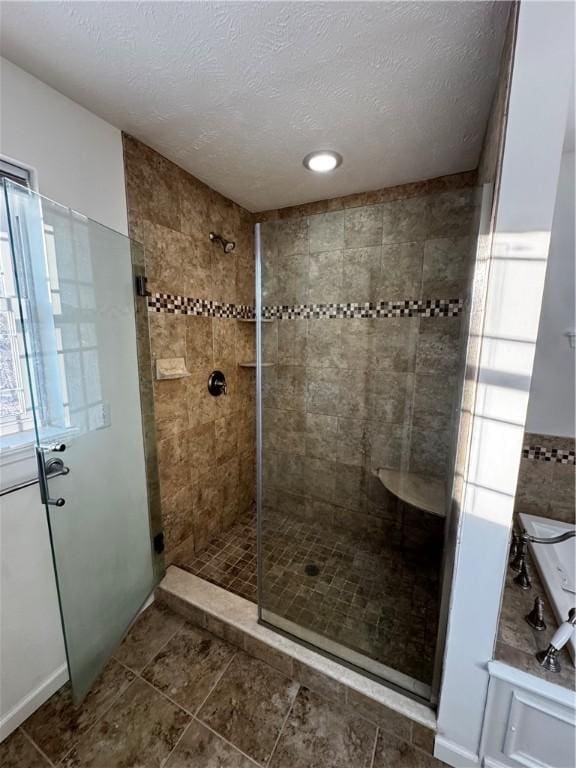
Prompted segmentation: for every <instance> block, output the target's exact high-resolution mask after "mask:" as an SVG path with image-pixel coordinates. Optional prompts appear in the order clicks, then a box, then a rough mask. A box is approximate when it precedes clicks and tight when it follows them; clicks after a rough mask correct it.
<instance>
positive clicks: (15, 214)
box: [3, 182, 155, 701]
mask: <svg viewBox="0 0 576 768" xmlns="http://www.w3.org/2000/svg"><path fill="white" fill-rule="evenodd" d="M3 197H4V201H3V202H5V203H6V206H7V211H8V218H9V224H10V240H11V245H12V253H13V259H14V267H15V273H16V276H17V283H18V296H19V302H20V308H21V315H22V321H23V328H24V339H25V344H26V355H27V367H28V374H29V379H30V385H31V391H32V397H33V411H34V421H35V432H36V452H37V456H38V466H39V481H40V483H39V484H40V492H41V497H42V501H43V502H44V503H45V505H46V510H47V515H48V522H49V530H50V536H51V546H52V554H53V559H54V566H55V571H56V578H57V586H58V593H59V600H60V610H61V616H62V625H63V630H64V638H65V644H66V652H67V659H68V667H69V673H70V679H71V683H72V689H73V693H74V697H75V699H76V700H77V701H78V700H80V699H81V698H82V697H83V696H84V695H85V694H86V692H87V691H88V689H89V688H90V686H91V685H92V683H93V681H94V680H95V678H96V676H97V675H98V673H99V672H100V671H101V669H102V668H103V666H104V664H105V663H106V662H107V660H108V659H109V657H110V656H111V654H112V653H113V651H114V650H115V648H116V647H117V646H118V644H119V643H120V641H121V639H122V637H123V635H124V633H125V632H126V630H127V628H128V626H129V624H130V623H131V621H132V620H133V618H134V617H135V615H136V614H137V612H138V610H139V608H140V607H141V606H142V605H143V604H144V602H145V601H146V599H147V598H148V596H149V595H150V593H151V592H152V590H153V588H154V585H155V576H154V568H153V556H152V547H151V539H150V528H149V518H148V507H147V504H148V499H147V488H146V472H145V457H144V443H143V430H142V416H141V406H140V394H139V384H138V361H137V353H136V327H135V310H134V287H133V286H134V283H133V275H132V262H131V254H132V250H133V247H134V246H133V244H131V242H130V240H129V239H128V238H127V237H124V236H123V235H121V234H119V233H117V232H115V231H113V230H111V229H108V228H107V227H104V226H102V225H100V224H97V223H96V222H94V221H91V220H90V219H88V218H86V217H85V216H82V215H80V214H78V213H76V212H74V211H72V210H70V209H68V208H65V207H63V206H60V205H58V204H56V203H53V202H51V201H49V200H46V199H45V198H42V197H40V196H39V195H36V194H35V193H33V192H31V191H30V190H27V189H25V188H23V187H20V186H18V185H15V184H12V183H10V182H5V185H4V190H3Z"/></svg>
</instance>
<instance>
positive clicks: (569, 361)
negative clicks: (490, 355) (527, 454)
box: [526, 146, 576, 437]
mask: <svg viewBox="0 0 576 768" xmlns="http://www.w3.org/2000/svg"><path fill="white" fill-rule="evenodd" d="M571 150H572V151H571V152H566V151H565V152H564V154H563V155H562V165H561V167H560V178H559V180H558V194H557V197H556V208H555V211H554V223H553V225H552V237H551V240H550V254H549V257H548V269H547V272H546V282H545V285H544V299H543V302H542V314H541V316H540V327H539V329H538V341H537V342H536V356H535V359H534V372H533V374H532V385H531V387H530V400H529V403H528V418H527V419H526V431H527V432H538V433H541V434H544V435H561V436H563V437H574V434H575V426H576V425H575V422H576V414H575V409H574V392H575V391H576V380H575V365H574V361H575V356H576V350H575V349H571V348H570V346H569V344H568V338H567V337H566V335H565V333H566V331H568V330H576V319H575V312H576V310H575V288H574V286H575V285H576V282H575V281H576V275H575V262H576V259H575V243H574V210H575V207H576V201H575V199H574V173H575V168H574V147H573V146H572V148H571Z"/></svg>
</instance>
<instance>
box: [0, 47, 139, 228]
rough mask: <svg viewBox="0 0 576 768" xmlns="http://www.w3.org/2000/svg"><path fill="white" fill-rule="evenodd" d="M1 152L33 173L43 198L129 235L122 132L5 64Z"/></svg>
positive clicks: (1, 67) (0, 72) (0, 83)
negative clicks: (68, 207)
mask: <svg viewBox="0 0 576 768" xmlns="http://www.w3.org/2000/svg"><path fill="white" fill-rule="evenodd" d="M0 152H1V153H2V154H3V155H7V156H8V157H11V158H12V159H13V160H19V161H21V162H23V163H26V164H28V165H31V166H33V167H34V168H35V169H36V171H37V173H38V183H39V192H40V193H41V194H42V195H45V196H46V197H50V198H52V199H53V200H56V201H57V202H59V203H62V204H63V205H68V206H70V207H71V208H75V209H76V210H77V211H79V212H80V213H83V214H85V215H86V216H89V217H90V218H91V219H95V220H96V221H99V222H100V223H101V224H105V225H106V226H107V227H111V228H112V229H116V230H117V231H118V232H122V233H123V234H127V233H128V214H127V210H126V194H125V188H124V164H123V159H122V136H121V133H120V131H119V130H118V129H117V128H114V127H113V126H111V125H110V124H109V123H107V122H105V121H104V120H101V119H100V118H99V117H96V115H93V114H92V113H91V112H88V110H87V109H84V107H81V106H79V105H78V104H76V103H75V102H73V101H71V100H70V99H68V98H66V97H65V96H62V94H61V93H58V91H55V90H54V89H53V88H50V87H48V86H47V85H45V84H44V83H42V82H41V81H40V80H37V79H36V78H35V77H32V75H29V74H28V73H27V72H24V70H22V69H20V68H19V67H16V66H14V64H12V63H11V62H9V61H7V60H6V59H0Z"/></svg>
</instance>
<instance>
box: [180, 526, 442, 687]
mask: <svg viewBox="0 0 576 768" xmlns="http://www.w3.org/2000/svg"><path fill="white" fill-rule="evenodd" d="M262 538H263V541H262V547H263V562H264V567H263V606H264V607H266V608H268V609H269V610H270V611H272V612H274V613H276V614H278V615H279V616H282V617H283V618H286V619H289V620H290V621H293V622H295V623H296V624H299V625H300V626H303V627H305V628H307V629H310V630H312V631H314V632H317V633H318V634H321V635H324V636H325V637H329V638H330V639H332V640H336V641H337V642H339V643H341V644H342V645H345V646H347V647H348V648H351V649H353V650H355V651H359V652H360V653H363V654H366V655H367V656H369V657H370V658H372V659H375V660H376V661H379V662H381V663H383V664H386V665H388V666H390V667H393V668H394V669H397V670H398V671H400V672H403V673H404V674H407V675H409V676H411V677H413V678H415V679H416V680H419V681H421V682H423V683H426V684H430V683H431V681H432V673H433V664H434V650H435V638H436V633H437V620H438V573H439V566H438V564H437V563H435V562H426V561H424V560H422V558H419V557H414V553H413V551H407V550H406V548H403V547H402V546H401V545H400V546H399V545H398V544H397V543H395V544H394V545H392V544H388V543H387V542H386V541H379V542H377V544H376V545H375V543H374V542H373V541H360V542H359V541H358V540H356V539H354V540H353V539H352V538H351V536H350V534H349V533H348V532H341V533H339V532H336V531H331V530H327V529H326V528H324V527H322V526H320V525H318V524H315V523H313V522H311V521H301V520H290V519H286V518H281V517H273V516H271V515H269V516H268V517H267V518H266V520H265V523H264V530H263V537H262ZM309 564H314V565H315V566H316V567H317V569H318V571H317V574H316V575H312V576H311V575H309V574H308V573H307V572H306V570H305V569H306V566H307V565H309ZM174 565H177V566H179V567H181V568H184V569H185V570H187V571H189V572H190V573H193V574H194V575H195V576H198V577H200V578H202V579H206V580H207V581H210V582H212V583H214V584H217V585H219V586H221V587H224V588H225V589H229V590H230V591H232V592H235V593H236V594H239V595H241V596H242V597H245V598H247V599H248V600H251V601H252V602H256V522H255V517H254V514H253V513H252V514H250V515H248V516H245V517H244V518H242V519H241V520H240V521H239V522H238V523H236V524H235V525H234V526H232V527H231V528H230V529H229V530H228V531H226V532H225V533H224V534H222V535H221V536H219V537H217V538H216V539H214V540H213V541H212V542H211V544H210V545H209V546H208V547H207V548H206V549H205V550H204V551H203V552H200V553H198V554H195V553H193V552H185V551H181V552H180V553H179V554H178V556H177V558H176V559H175V561H174Z"/></svg>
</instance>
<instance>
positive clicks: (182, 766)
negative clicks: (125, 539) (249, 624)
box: [0, 603, 444, 768]
mask: <svg viewBox="0 0 576 768" xmlns="http://www.w3.org/2000/svg"><path fill="white" fill-rule="evenodd" d="M398 717H399V716H398V714H397V713H391V716H390V718H389V719H386V718H383V719H382V718H381V719H380V720H379V722H378V725H376V724H375V723H374V722H371V721H370V719H364V717H363V716H360V714H359V713H358V711H357V709H356V708H351V707H350V706H349V705H347V704H345V703H344V702H342V701H333V700H329V699H327V698H324V697H322V696H320V695H318V694H317V693H315V692H313V691H311V690H310V689H308V688H307V687H305V686H303V685H301V684H300V683H299V682H298V681H297V680H295V679H293V678H291V677H287V676H286V675H284V674H282V673H281V672H279V671H277V670H276V669H273V668H272V667H270V666H268V665H267V664H265V663H264V662H263V661H260V660H259V659H255V658H254V657H252V656H250V655H248V654H247V653H245V652H244V651H241V650H239V649H238V648H236V647H234V646H232V645H230V644H228V643H226V642H224V641H223V640H221V639H219V638H218V637H215V636H214V635H211V634H210V633H209V632H207V631H206V630H204V629H200V628H199V627H196V626H194V625H192V624H189V623H188V622H186V621H185V620H184V619H182V618H181V617H180V616H179V615H177V614H175V613H173V612H172V611H170V610H169V609H167V608H166V607H164V606H162V605H159V604H158V603H154V604H153V605H152V606H150V607H149V608H148V609H147V610H146V611H145V612H144V613H143V614H142V615H141V616H140V617H139V619H138V621H137V622H136V623H135V625H134V626H133V628H132V629H131V631H130V633H129V634H128V636H127V638H126V639H125V641H124V643H123V644H122V646H121V647H120V648H119V650H118V652H117V653H116V655H115V658H114V659H111V660H110V662H109V663H108V666H107V667H106V669H105V670H104V672H103V673H102V674H101V676H100V678H99V679H98V680H97V682H96V683H95V685H94V686H93V688H92V690H91V691H90V693H89V694H88V696H87V697H86V699H85V700H84V701H83V702H82V704H80V705H78V706H74V704H73V703H72V700H71V696H70V689H69V687H68V685H65V686H63V688H61V689H60V690H59V691H58V692H57V693H55V694H54V695H53V696H52V697H51V698H50V699H48V701H47V702H45V704H43V705H42V706H41V707H40V709H38V710H37V711H36V712H35V713H34V714H33V715H31V717H29V718H28V720H26V721H25V722H24V723H23V724H22V725H21V726H20V728H18V729H17V730H16V731H15V732H14V733H12V734H11V735H10V736H9V737H8V738H7V739H6V740H5V741H4V742H2V743H1V744H0V765H1V766H2V768H51V766H52V767H54V766H59V767H61V768H258V766H260V768H312V766H313V767H314V768H441V766H443V765H444V764H443V763H441V762H439V761H438V760H435V759H434V758H433V757H432V756H431V754H430V752H431V750H432V744H431V738H430V731H427V729H423V728H421V727H420V726H418V725H417V724H415V723H412V721H409V720H407V719H406V718H403V716H400V718H402V723H403V725H402V735H400V734H399V733H398V728H399V721H398Z"/></svg>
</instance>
